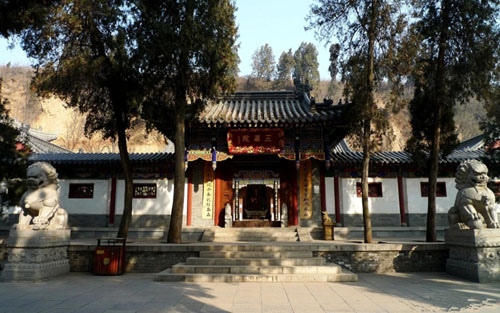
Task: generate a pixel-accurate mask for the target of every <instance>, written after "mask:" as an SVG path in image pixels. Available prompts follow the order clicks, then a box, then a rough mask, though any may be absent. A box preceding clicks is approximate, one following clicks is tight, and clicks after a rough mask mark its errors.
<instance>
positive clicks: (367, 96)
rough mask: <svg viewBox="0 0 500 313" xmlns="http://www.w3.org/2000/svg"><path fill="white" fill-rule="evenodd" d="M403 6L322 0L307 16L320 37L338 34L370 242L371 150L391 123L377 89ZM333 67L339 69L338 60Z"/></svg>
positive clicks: (380, 0)
mask: <svg viewBox="0 0 500 313" xmlns="http://www.w3.org/2000/svg"><path fill="white" fill-rule="evenodd" d="M399 8H400V3H399V1H397V0H394V1H384V0H371V1H352V0H343V1H338V0H318V3H317V4H314V5H312V7H311V14H310V15H309V21H310V26H311V27H316V28H317V29H319V32H318V34H319V36H320V37H321V38H323V39H326V40H328V41H329V40H330V38H332V37H333V36H334V35H336V37H337V38H338V39H339V40H340V46H334V48H333V54H332V56H333V59H334V60H335V59H337V58H336V57H335V56H336V54H338V64H339V66H340V67H341V70H342V77H343V80H344V82H345V88H344V94H345V95H346V97H347V98H348V101H349V102H350V103H351V104H350V106H349V108H348V110H347V112H346V119H347V120H348V121H349V122H350V130H351V133H352V134H355V135H357V137H358V138H359V139H360V140H359V141H360V143H361V146H362V150H363V165H362V178H361V184H362V204H363V225H364V240H365V242H371V241H372V230H371V219H370V211H369V206H368V175H369V161H370V153H371V151H372V150H373V149H374V148H375V147H376V146H377V145H378V144H379V143H380V136H382V135H383V134H384V131H385V129H387V126H388V123H387V116H386V112H384V111H383V110H380V109H378V108H377V105H376V103H375V95H374V92H375V88H376V87H377V84H378V83H380V82H381V79H382V75H380V73H381V72H382V68H383V67H384V64H386V63H387V62H386V61H385V59H387V58H389V57H390V55H391V53H390V52H392V50H393V49H394V48H395V47H396V45H395V43H394V39H395V38H397V36H395V34H396V33H397V32H400V31H402V29H404V27H403V26H404V21H405V20H404V18H402V16H403V15H402V14H401V13H400V12H399ZM337 49H338V52H337V51H336V50H337ZM330 71H331V72H332V73H336V71H335V66H334V65H332V66H331V68H330Z"/></svg>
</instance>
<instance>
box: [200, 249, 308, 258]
mask: <svg viewBox="0 0 500 313" xmlns="http://www.w3.org/2000/svg"><path fill="white" fill-rule="evenodd" d="M312 256H313V255H312V251H200V257H201V258H311V257H312Z"/></svg>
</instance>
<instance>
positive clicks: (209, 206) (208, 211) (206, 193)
mask: <svg viewBox="0 0 500 313" xmlns="http://www.w3.org/2000/svg"><path fill="white" fill-rule="evenodd" d="M214 179H215V172H214V170H213V169H212V165H211V164H210V163H208V162H205V168H204V171H203V208H202V210H203V211H202V212H201V218H203V219H207V220H211V219H213V218H214V199H215V197H214V192H215V186H214Z"/></svg>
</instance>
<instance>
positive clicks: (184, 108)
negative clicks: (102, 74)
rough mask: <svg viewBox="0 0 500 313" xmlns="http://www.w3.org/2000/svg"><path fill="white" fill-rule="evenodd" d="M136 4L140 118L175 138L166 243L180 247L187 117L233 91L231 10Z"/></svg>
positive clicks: (207, 3)
mask: <svg viewBox="0 0 500 313" xmlns="http://www.w3.org/2000/svg"><path fill="white" fill-rule="evenodd" d="M137 3H138V5H137V9H136V10H135V11H134V17H135V24H134V29H135V32H136V42H137V47H138V49H137V53H136V56H137V58H139V59H140V60H141V62H140V68H141V71H142V74H143V75H142V85H143V88H144V90H145V91H147V95H146V103H145V104H144V109H143V112H142V116H143V117H144V118H145V120H146V121H148V123H149V125H151V126H153V127H155V128H156V129H158V130H159V131H160V132H161V133H163V134H164V135H166V136H168V137H169V138H173V141H174V144H175V169H174V199H173V206H172V214H171V219H170V227H169V232H168V242H172V243H180V241H181V231H182V208H183V204H184V182H185V177H184V175H185V167H184V165H185V164H184V158H185V121H186V117H187V116H195V113H196V112H197V111H199V110H200V109H201V108H202V106H203V104H204V103H206V101H208V100H211V99H215V98H216V97H218V96H219V95H220V94H221V93H222V92H226V91H232V90H233V89H234V85H235V76H234V73H235V68H236V65H237V55H236V53H235V52H236V48H235V47H236V46H235V41H236V36H237V34H236V24H235V17H234V12H235V8H234V6H233V5H232V3H231V1H230V0H180V1H179V0H141V1H137ZM262 75H264V74H262ZM263 77H265V75H264V76H263ZM270 77H271V76H270ZM172 135H173V136H172Z"/></svg>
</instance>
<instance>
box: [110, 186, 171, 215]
mask: <svg viewBox="0 0 500 313" xmlns="http://www.w3.org/2000/svg"><path fill="white" fill-rule="evenodd" d="M134 183H136V184H152V183H156V198H154V199H133V200H132V208H133V209H132V214H133V215H170V213H171V212H172V200H173V197H174V181H173V180H168V179H166V178H164V179H134ZM124 196H125V181H124V180H118V181H117V182H116V214H118V215H121V214H123V206H124V204H123V202H124Z"/></svg>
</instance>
